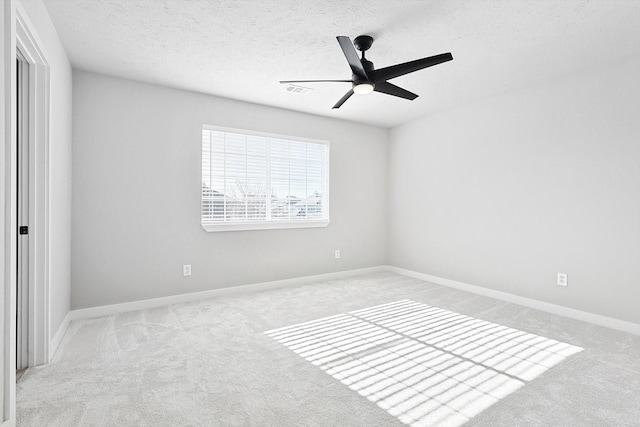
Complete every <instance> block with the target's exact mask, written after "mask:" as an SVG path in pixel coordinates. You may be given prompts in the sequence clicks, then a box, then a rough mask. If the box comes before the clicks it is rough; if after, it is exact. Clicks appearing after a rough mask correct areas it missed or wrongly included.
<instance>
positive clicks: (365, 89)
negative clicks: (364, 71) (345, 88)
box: [353, 83, 373, 95]
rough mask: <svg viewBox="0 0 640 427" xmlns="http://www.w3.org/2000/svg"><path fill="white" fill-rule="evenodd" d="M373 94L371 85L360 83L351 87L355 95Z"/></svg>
mask: <svg viewBox="0 0 640 427" xmlns="http://www.w3.org/2000/svg"><path fill="white" fill-rule="evenodd" d="M371 92H373V85H372V84H371V83H360V84H358V85H355V86H354V87H353V93H355V94H357V95H367V94H370V93H371Z"/></svg>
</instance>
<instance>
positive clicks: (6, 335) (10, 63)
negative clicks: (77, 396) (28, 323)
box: [0, 0, 51, 427]
mask: <svg viewBox="0 0 640 427" xmlns="http://www.w3.org/2000/svg"><path fill="white" fill-rule="evenodd" d="M0 22H1V24H2V25H0V134H2V136H3V138H2V141H3V143H0V158H1V159H2V161H0V187H2V191H1V194H0V271H1V272H2V273H1V276H0V306H1V307H2V310H1V311H0V313H1V314H0V334H1V336H2V341H1V344H0V347H1V349H2V350H1V351H0V382H1V383H2V386H1V387H0V427H11V426H14V425H15V422H16V385H15V379H16V377H15V374H16V371H15V369H16V270H17V268H16V267H17V253H16V252H17V248H16V246H17V236H18V229H17V228H18V223H17V208H16V201H17V198H16V191H17V185H16V183H17V174H16V166H17V163H16V161H17V157H16V148H17V144H16V112H17V111H16V72H17V70H16V47H17V46H19V47H20V49H21V52H22V54H23V55H24V56H26V59H27V60H28V61H29V62H30V63H31V64H32V66H31V67H30V69H31V72H30V81H31V82H32V83H33V84H32V85H31V87H33V88H34V91H33V92H32V94H30V96H31V98H30V101H32V102H30V104H31V111H30V117H32V118H33V120H32V121H31V122H30V126H31V131H30V134H32V135H33V139H32V140H30V142H29V143H30V144H32V147H33V148H34V150H33V152H32V154H30V161H31V162H33V163H32V164H33V165H34V166H35V167H34V169H33V172H32V176H31V178H32V179H31V181H32V183H33V186H34V190H35V191H34V193H33V201H34V203H35V204H34V209H33V211H34V217H33V218H32V223H31V224H30V226H32V227H34V236H35V238H34V239H32V240H33V244H34V247H33V249H32V250H33V254H34V259H33V260H32V263H33V267H30V269H31V272H32V273H33V282H32V284H31V286H32V287H33V291H34V292H33V295H32V296H33V299H32V300H31V301H30V304H31V305H30V307H32V308H33V310H31V313H30V316H31V317H32V318H33V322H32V324H33V333H32V334H31V336H30V339H32V340H33V345H32V346H31V348H32V350H33V351H32V355H31V356H30V366H35V365H37V364H42V363H47V362H48V361H49V360H50V354H49V353H50V348H51V346H50V340H51V332H50V328H51V326H50V306H49V304H50V300H49V280H50V275H49V266H50V261H49V256H50V250H49V242H50V228H49V217H50V213H49V193H50V179H49V171H50V167H49V165H50V163H49V162H50V155H49V126H50V124H49V113H50V107H49V103H50V100H49V90H50V83H49V64H48V62H47V61H46V58H45V56H44V55H43V51H42V50H41V49H40V48H39V47H38V46H43V44H42V43H39V39H38V38H37V37H34V34H35V28H36V27H35V26H34V25H33V24H32V23H31V21H30V20H29V18H28V16H27V13H26V11H25V10H24V9H23V6H22V4H20V2H19V1H16V0H4V1H2V2H0ZM30 138H31V137H30ZM30 250H31V249H30ZM31 362H33V363H31Z"/></svg>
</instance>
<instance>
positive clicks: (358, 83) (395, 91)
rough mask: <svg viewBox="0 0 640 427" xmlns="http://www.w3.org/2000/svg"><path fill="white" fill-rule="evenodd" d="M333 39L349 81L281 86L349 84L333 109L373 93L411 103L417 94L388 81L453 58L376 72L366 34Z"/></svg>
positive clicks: (437, 57)
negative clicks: (348, 69)
mask: <svg viewBox="0 0 640 427" xmlns="http://www.w3.org/2000/svg"><path fill="white" fill-rule="evenodd" d="M336 38H337V39H338V43H339V44H340V47H341V48H342V52H343V53H344V56H345V57H346V58H347V62H348V63H349V66H350V67H351V72H352V73H353V74H352V75H351V80H281V81H280V83H319V82H343V83H351V84H352V86H353V87H352V88H351V89H350V90H349V92H347V93H346V94H345V95H344V96H343V97H342V98H340V100H339V101H338V102H336V105H334V106H333V108H340V106H341V105H342V104H344V103H345V101H346V100H347V99H349V98H350V97H351V95H353V94H354V93H355V94H358V95H366V94H368V93H371V92H373V91H375V92H380V93H386V94H387V95H392V96H397V97H400V98H404V99H408V100H410V101H413V100H414V99H416V98H417V97H418V95H416V94H415V93H412V92H409V91H408V90H406V89H402V88H401V87H399V86H396V85H394V84H392V83H389V82H388V80H391V79H393V78H396V77H400V76H403V75H405V74H409V73H413V72H414V71H418V70H422V69H423V68H427V67H431V66H433V65H438V64H441V63H443V62H447V61H451V60H452V59H453V56H452V55H451V53H450V52H449V53H442V54H440V55H435V56H430V57H428V58H422V59H416V60H415V61H409V62H405V63H402V64H397V65H392V66H390V67H385V68H380V69H378V70H376V69H374V68H373V62H371V61H369V60H368V59H366V58H365V57H364V53H365V52H366V51H367V50H368V49H369V48H370V47H371V45H372V44H373V37H371V36H366V35H362V36H358V37H356V38H355V39H354V40H353V43H351V40H350V39H349V37H346V36H338V37H336ZM354 46H355V48H356V49H358V50H359V51H361V52H362V58H358V53H357V52H356V49H354Z"/></svg>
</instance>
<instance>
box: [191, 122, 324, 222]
mask: <svg viewBox="0 0 640 427" xmlns="http://www.w3.org/2000/svg"><path fill="white" fill-rule="evenodd" d="M201 222H202V227H203V228H204V229H205V230H207V231H231V230H259V229H269V228H302V227H326V226H327V225H328V224H329V142H328V141H317V140H309V139H301V138H293V137H286V136H280V135H268V134H263V133H256V132H250V131H244V130H236V129H224V128H219V127H213V126H203V128H202V203H201Z"/></svg>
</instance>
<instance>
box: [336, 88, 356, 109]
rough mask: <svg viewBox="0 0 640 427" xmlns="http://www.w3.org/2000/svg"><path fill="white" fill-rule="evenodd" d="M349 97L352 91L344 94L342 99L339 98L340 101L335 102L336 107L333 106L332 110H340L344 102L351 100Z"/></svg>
mask: <svg viewBox="0 0 640 427" xmlns="http://www.w3.org/2000/svg"><path fill="white" fill-rule="evenodd" d="M351 95H353V89H351V90H350V91H349V92H347V93H345V95H344V96H343V97H342V98H340V101H338V102H336V105H334V106H333V108H340V106H341V105H342V104H344V102H345V101H346V100H347V99H349V98H351Z"/></svg>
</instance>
